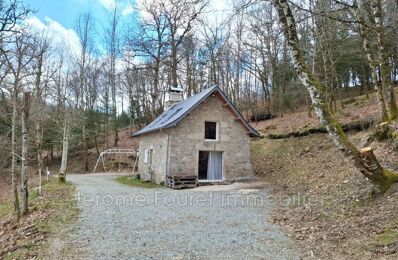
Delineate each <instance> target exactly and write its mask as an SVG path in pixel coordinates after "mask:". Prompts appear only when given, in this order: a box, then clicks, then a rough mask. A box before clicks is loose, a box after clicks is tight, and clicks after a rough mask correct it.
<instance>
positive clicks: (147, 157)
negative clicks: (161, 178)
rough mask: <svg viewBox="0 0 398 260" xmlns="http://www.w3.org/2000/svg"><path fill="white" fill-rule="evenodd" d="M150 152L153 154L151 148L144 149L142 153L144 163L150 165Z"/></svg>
mask: <svg viewBox="0 0 398 260" xmlns="http://www.w3.org/2000/svg"><path fill="white" fill-rule="evenodd" d="M152 154H153V149H145V153H144V163H145V164H149V165H152Z"/></svg>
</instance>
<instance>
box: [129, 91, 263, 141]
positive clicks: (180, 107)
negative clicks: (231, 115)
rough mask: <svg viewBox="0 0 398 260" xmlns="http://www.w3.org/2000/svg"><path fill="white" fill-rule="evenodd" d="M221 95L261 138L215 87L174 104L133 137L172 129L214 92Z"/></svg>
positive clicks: (252, 129) (250, 129)
mask: <svg viewBox="0 0 398 260" xmlns="http://www.w3.org/2000/svg"><path fill="white" fill-rule="evenodd" d="M216 91H217V92H218V93H220V95H221V96H222V97H224V99H225V100H226V101H227V103H228V104H229V105H230V107H231V109H232V110H233V111H234V112H235V113H236V115H237V116H238V117H239V119H240V120H242V123H243V125H244V126H245V127H246V128H247V130H248V131H249V132H250V135H251V136H257V137H258V136H260V134H259V133H258V132H257V131H256V130H255V129H254V128H253V127H251V126H250V125H249V123H247V121H246V120H245V119H244V118H243V117H242V115H241V114H240V113H239V112H238V110H237V109H236V107H235V106H234V105H233V104H232V102H231V101H230V100H229V99H228V97H227V96H226V95H225V94H224V92H223V91H222V90H221V89H220V88H219V87H218V86H213V87H210V88H207V89H205V90H203V91H202V92H199V93H198V94H196V95H194V96H192V97H189V98H187V99H185V100H183V101H180V102H178V103H176V104H174V105H173V106H172V107H171V108H169V109H168V110H166V111H164V112H163V113H162V114H161V115H160V116H159V117H157V118H156V119H155V120H153V121H152V122H151V123H150V124H149V125H147V126H146V127H144V128H143V129H141V130H140V131H138V132H136V133H134V134H133V136H139V135H142V134H146V133H150V132H153V131H157V130H161V129H165V128H170V127H173V126H176V125H177V124H178V123H179V122H180V121H181V120H182V119H184V117H185V116H186V115H187V114H188V113H190V112H191V111H192V110H194V109H195V108H196V107H197V106H199V105H200V104H201V103H202V101H204V100H205V99H206V98H207V97H209V96H210V95H211V94H213V93H214V92H216Z"/></svg>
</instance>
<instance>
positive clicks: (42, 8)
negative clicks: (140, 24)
mask: <svg viewBox="0 0 398 260" xmlns="http://www.w3.org/2000/svg"><path fill="white" fill-rule="evenodd" d="M24 2H25V3H26V4H28V5H30V6H31V7H32V8H34V9H36V10H37V13H36V14H35V16H37V17H38V18H39V19H40V20H42V21H43V20H44V19H45V18H46V17H48V18H50V19H51V20H54V21H57V22H59V23H60V24H62V26H64V27H65V28H68V29H73V28H75V23H76V18H77V17H78V15H79V14H80V13H82V12H85V11H91V12H92V13H93V14H95V16H96V19H101V17H102V16H105V7H104V5H103V4H102V3H103V2H101V1H100V0H25V1H24Z"/></svg>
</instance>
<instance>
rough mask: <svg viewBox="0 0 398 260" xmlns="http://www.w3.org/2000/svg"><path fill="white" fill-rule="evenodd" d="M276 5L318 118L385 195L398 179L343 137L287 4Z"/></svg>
mask: <svg viewBox="0 0 398 260" xmlns="http://www.w3.org/2000/svg"><path fill="white" fill-rule="evenodd" d="M273 5H274V7H275V9H276V11H277V13H278V16H279V22H280V25H281V27H282V29H283V33H284V35H285V38H286V41H287V44H288V45H289V47H290V49H291V56H292V60H293V64H294V68H295V69H296V71H297V73H298V75H299V77H300V80H301V82H302V84H303V85H304V86H305V87H306V88H307V90H308V92H309V93H310V96H311V100H312V104H313V106H314V110H315V113H316V115H317V116H318V118H319V120H320V122H321V123H322V125H324V126H325V127H326V129H327V131H328V132H329V135H330V137H331V138H332V140H333V141H334V143H335V144H336V146H337V148H338V149H339V150H341V151H342V152H343V154H344V155H345V156H347V157H348V158H350V159H352V160H353V161H354V165H355V166H356V168H357V169H358V170H359V171H360V172H361V173H362V174H363V175H365V176H366V177H367V178H368V179H369V180H371V181H372V183H373V184H374V185H375V187H376V189H377V192H385V191H387V190H388V189H389V188H390V186H391V185H392V184H393V183H395V182H397V181H398V175H396V174H393V173H391V172H389V171H387V170H385V169H384V168H383V167H382V166H381V165H380V163H379V162H378V160H377V159H376V157H375V156H374V155H373V151H372V149H371V148H369V147H367V148H364V149H362V150H361V151H359V150H358V149H357V148H356V147H355V146H354V145H353V144H352V143H351V142H350V141H349V140H348V137H347V136H346V135H345V134H344V132H343V130H342V128H341V126H340V124H339V123H338V122H337V120H336V119H335V118H334V116H333V115H332V114H331V113H330V111H329V109H328V107H327V105H325V102H324V100H323V86H321V85H320V84H319V82H318V81H317V80H316V79H315V78H314V77H313V75H312V74H311V73H310V71H309V69H308V67H307V64H306V63H305V62H304V60H303V57H302V54H301V50H300V48H299V38H298V36H297V29H296V21H295V18H294V16H293V13H292V10H291V8H290V6H289V3H288V2H287V0H273Z"/></svg>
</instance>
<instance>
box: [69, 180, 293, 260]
mask: <svg viewBox="0 0 398 260" xmlns="http://www.w3.org/2000/svg"><path fill="white" fill-rule="evenodd" d="M113 178H114V177H110V176H92V175H91V176H90V175H69V180H71V181H72V182H73V183H75V184H76V186H77V197H78V199H79V207H80V208H81V209H82V212H81V215H80V218H79V220H78V222H77V223H76V226H75V227H74V228H73V229H72V232H71V235H70V237H69V238H68V241H67V243H68V244H69V245H70V246H71V247H69V246H68V247H69V248H75V249H76V250H77V251H78V253H77V255H78V258H79V259H82V258H84V259H137V258H139V259H142V258H155V259H159V258H162V259H171V258H173V259H174V258H177V259H189V258H193V259H220V258H223V259H231V258H232V259H252V258H256V259H258V258H265V259H296V258H297V257H296V255H295V254H294V250H293V247H292V245H291V243H290V241H289V239H288V238H287V237H286V236H285V235H284V234H283V232H282V230H281V229H280V228H279V227H278V226H275V225H274V224H271V223H269V222H268V220H267V219H268V217H269V214H270V210H271V209H270V208H271V206H270V205H269V204H270V200H268V199H269V197H268V195H267V193H266V191H265V190H258V189H253V188H252V189H248V188H243V189H242V188H241V189H239V188H236V189H233V190H230V189H225V188H224V189H223V190H217V189H214V188H212V189H210V190H209V189H207V190H201V189H190V190H181V191H176V190H170V189H143V188H134V187H129V186H124V185H121V184H118V183H116V182H115V181H114V180H113ZM237 187H239V186H237ZM75 253H76V252H75ZM74 255H76V254H74Z"/></svg>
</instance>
